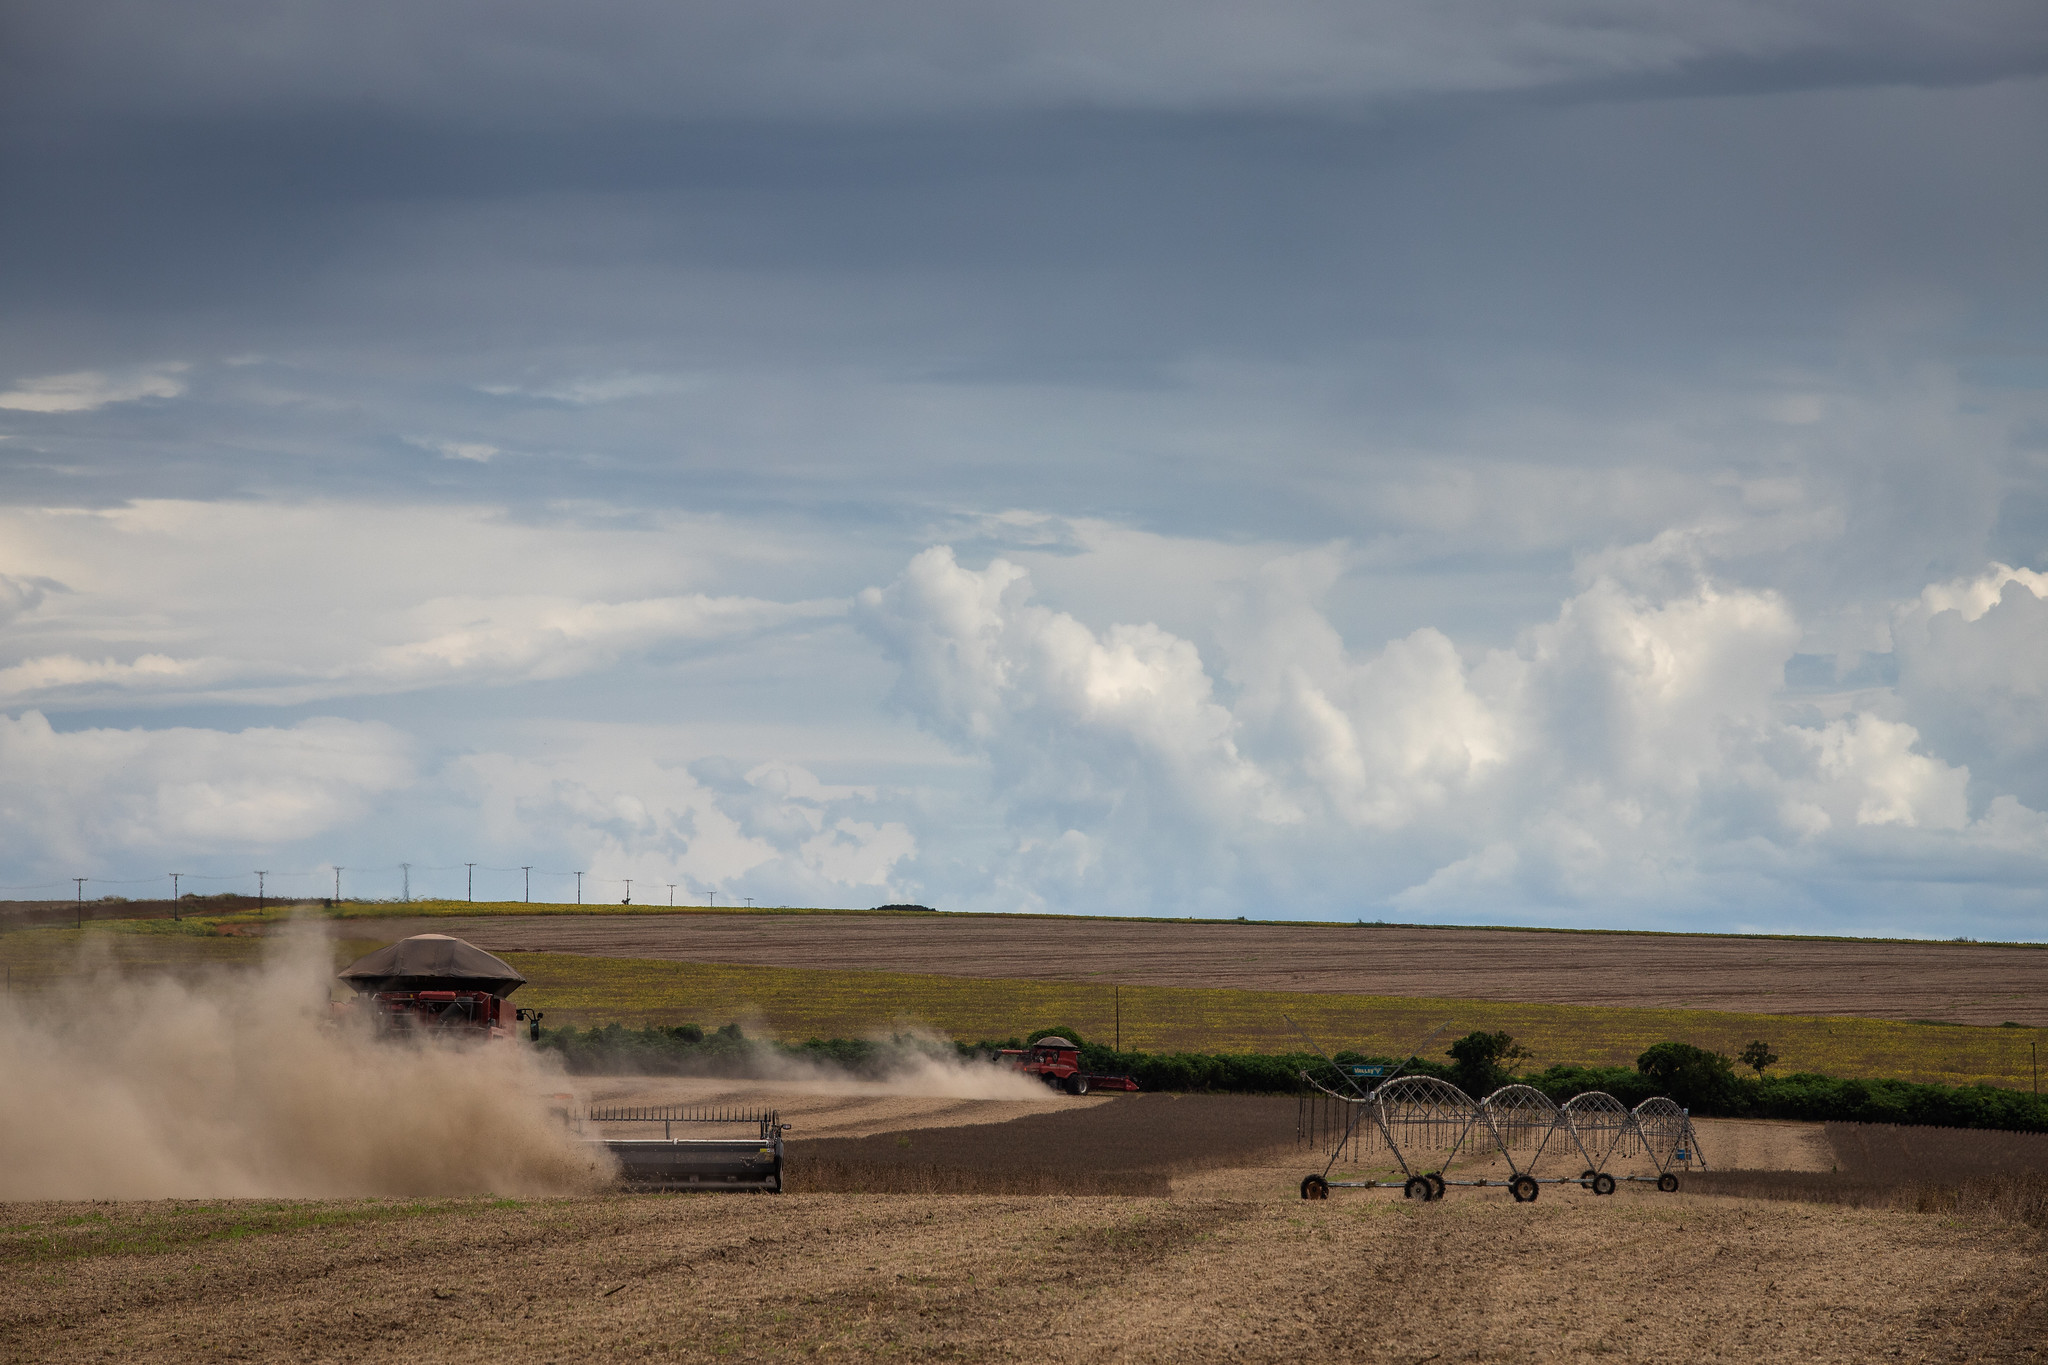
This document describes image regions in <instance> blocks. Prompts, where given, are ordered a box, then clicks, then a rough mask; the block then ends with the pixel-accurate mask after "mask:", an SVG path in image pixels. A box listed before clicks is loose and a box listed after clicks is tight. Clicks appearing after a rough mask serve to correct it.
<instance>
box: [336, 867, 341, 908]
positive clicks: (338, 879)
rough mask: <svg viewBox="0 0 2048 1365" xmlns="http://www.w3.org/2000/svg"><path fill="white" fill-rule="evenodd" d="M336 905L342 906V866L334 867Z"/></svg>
mask: <svg viewBox="0 0 2048 1365" xmlns="http://www.w3.org/2000/svg"><path fill="white" fill-rule="evenodd" d="M334 903H335V904H336V905H340V904H341V864H340V863H336V864H335V865H334Z"/></svg>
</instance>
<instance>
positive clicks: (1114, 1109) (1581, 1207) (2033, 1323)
mask: <svg viewBox="0 0 2048 1365" xmlns="http://www.w3.org/2000/svg"><path fill="white" fill-rule="evenodd" d="M625 1084H626V1083H625V1082H621V1085H625ZM647 1084H648V1085H649V1086H652V1087H656V1088H659V1087H667V1086H672V1085H676V1084H679V1083H676V1082H671V1081H666V1080H662V1081H653V1082H648V1083H647ZM680 1084H689V1083H680ZM866 1089H867V1090H869V1091H870V1092H873V1091H875V1090H878V1089H879V1088H878V1087H867V1088H866ZM729 1093H731V1094H732V1095H733V1097H735V1098H740V1097H742V1096H744V1097H745V1098H747V1099H760V1098H763V1097H765V1096H766V1095H767V1094H770V1093H773V1092H771V1091H768V1090H766V1089H757V1088H755V1087H741V1088H739V1089H737V1090H732V1091H730V1092H729ZM606 1098H610V1099H616V1100H628V1099H634V1100H652V1099H654V1098H655V1096H654V1095H653V1094H651V1093H650V1092H649V1091H647V1090H645V1089H643V1090H640V1091H633V1090H630V1089H626V1090H621V1091H620V1093H618V1094H616V1095H611V1096H607V1097H606ZM678 1098H699V1099H708V1098H713V1096H712V1095H708V1094H698V1095H696V1096H689V1097H678ZM792 1098H795V1099H799V1100H804V1099H808V1100H810V1101H813V1102H815V1103H816V1104H817V1105H818V1113H817V1118H816V1119H815V1120H814V1123H813V1128H814V1129H818V1130H822V1129H823V1128H824V1127H826V1126H827V1125H828V1124H829V1123H831V1122H832V1121H833V1115H834V1113H835V1111H836V1112H837V1113H838V1115H839V1116H840V1117H842V1118H846V1119H849V1120H852V1121H853V1122H854V1123H855V1124H856V1125H857V1124H858V1123H859V1121H860V1119H861V1116H862V1106H863V1105H866V1104H868V1103H870V1102H871V1101H875V1100H893V1101H895V1102H899V1103H903V1104H906V1105H915V1104H918V1103H931V1104H939V1103H943V1101H942V1100H941V1099H940V1098H939V1097H923V1099H920V1098H919V1097H915V1096H901V1095H898V1096H888V1095H884V1094H875V1093H868V1094H861V1093H849V1094H842V1095H837V1096H830V1095H820V1094H816V1093H809V1092H804V1091H798V1092H795V1094H794V1095H793V1096H792ZM1047 1106H1048V1107H1044V1108H1041V1109H1039V1111H1038V1112H1037V1113H1035V1114H1034V1115H1032V1116H1031V1117H1026V1118H1022V1119H1019V1120H1017V1121H1016V1122H1013V1123H993V1124H978V1125H974V1126H965V1127H962V1126H953V1127H939V1128H935V1129H932V1128H924V1129H910V1130H906V1131H904V1132H901V1133H897V1134H886V1135H883V1136H880V1137H868V1138H854V1139H836V1138H825V1139H817V1140H813V1141H809V1142H798V1143H796V1144H794V1145H793V1149H792V1152H791V1168H792V1177H793V1179H794V1180H795V1181H797V1182H798V1183H799V1188H801V1182H802V1181H803V1180H804V1178H805V1177H804V1176H803V1174H802V1172H803V1171H804V1169H805V1167H806V1166H808V1167H809V1168H810V1170H811V1172H812V1178H814V1179H819V1180H822V1179H825V1178H841V1177H843V1176H845V1175H846V1174H848V1172H849V1170H850V1169H851V1168H852V1163H854V1162H861V1163H865V1173H866V1174H868V1175H870V1176H872V1174H873V1173H874V1172H877V1171H882V1172H886V1173H893V1176H894V1177H895V1178H897V1179H900V1180H902V1181H903V1183H905V1184H908V1183H911V1177H912V1176H913V1175H914V1174H915V1173H916V1172H917V1170H918V1168H919V1163H920V1162H922V1163H923V1164H924V1166H925V1167H926V1168H928V1172H929V1175H928V1178H930V1179H931V1183H933V1184H934V1185H938V1186H941V1187H943V1186H944V1184H945V1182H946V1181H947V1180H948V1179H953V1178H956V1177H958V1176H960V1175H963V1174H964V1173H967V1172H971V1171H973V1170H975V1169H977V1168H980V1167H981V1165H982V1163H985V1162H990V1161H994V1162H997V1163H1000V1164H999V1166H998V1167H997V1169H999V1170H1000V1169H1010V1170H1013V1171H1018V1172H1020V1177H1019V1183H1020V1184H1023V1183H1026V1181H1025V1180H1024V1179H1023V1177H1024V1176H1028V1177H1030V1179H1031V1180H1035V1181H1037V1182H1039V1183H1042V1184H1049V1183H1051V1182H1050V1178H1051V1177H1054V1176H1059V1175H1064V1176H1065V1177H1067V1179H1068V1188H1067V1191H1066V1192H1063V1193H1059V1194H1055V1195H1053V1196H1050V1197H1024V1196H1019V1195H1009V1196H1003V1195H990V1194H987V1193H978V1192H966V1193H958V1194H944V1193H938V1194H843V1193H834V1194H804V1193H793V1194H789V1195H785V1196H781V1197H759V1196H757V1197H743V1196H719V1195H699V1196H692V1195H681V1196H646V1195H640V1196H629V1195H613V1196H603V1197H595V1198H581V1199H533V1200H524V1201H519V1200H508V1199H462V1200H411V1201H400V1200H327V1201H279V1200H265V1201H255V1200H245V1201H205V1202H190V1201H187V1202H169V1201H165V1202H153V1203H111V1202H99V1203H45V1204H14V1205H5V1206H0V1361H22V1362H27V1361H37V1362H41V1361H74V1360H76V1361H84V1360H104V1359H108V1358H117V1357H118V1358H146V1359H150V1360H163V1361H173V1362H177V1361H188V1360H189V1361H202V1360H203V1361H212V1360H216V1359H220V1358H223V1357H226V1358H253V1359H282V1358H294V1359H297V1358H307V1359H321V1360H365V1361H367V1360H383V1359H390V1358H392V1357H393V1356H397V1355H404V1356H407V1357H409V1358H410V1357H414V1356H423V1357H443V1356H446V1357H452V1358H459V1359H471V1358H483V1359H500V1360H505V1361H508V1362H513V1363H514V1365H524V1362H543V1361H584V1360H609V1359H619V1358H633V1359H651V1360H678V1361H710V1360H722V1359H741V1360H745V1359H787V1358H795V1357H808V1356H815V1355H825V1354H828V1353H830V1354H835V1355H845V1356H849V1357H857V1358H864V1357H870V1356H885V1355H886V1356H890V1357H897V1358H907V1359H913V1360H927V1359H929V1360H939V1359H942V1360H949V1361H965V1362H980V1361H1041V1360H1042V1361H1053V1362H1069V1361H1072V1362H1083V1361H1086V1362H1093V1361H1098V1360H1105V1359H1113V1360H1127V1361H1169V1360H1170V1361H1197V1362H1202V1361H1219V1362H1220V1361H1240V1360H1244V1361H1255V1362H1258V1361H1276V1362H1277V1361H1292V1360H1299V1359H1328V1360H1332V1361H1340V1362H1342V1361H1371V1362H1382V1361H1404V1362H1408V1361H1412V1362H1422V1361H1427V1360H1431V1359H1440V1360H1455V1359H1477V1360H1517V1361H1519V1360H1545V1359H1577V1358H1582V1357H1587V1356H1594V1355H1598V1356H1605V1357H1611V1358H1614V1359H1618V1360H1624V1361H1670V1360H1695V1359H1705V1358H1709V1357H1716V1356H1718V1357H1721V1358H1725V1359H1731V1360H1743V1361H1763V1362H1777V1361H1785V1362H1795V1361H1796V1362H1806V1361H1818V1362H1835V1361H1843V1362H1847V1361H1861V1360H1865V1359H1869V1358H1870V1357H1871V1355H1872V1352H1873V1349H1874V1348H1876V1349H1879V1350H1881V1351H1883V1352H1891V1351H1897V1352H1898V1353H1899V1354H1900V1355H1901V1357H1902V1358H1906V1359H1952V1358H1954V1359H1970V1360H1979V1361H1994V1362H2002V1361H2012V1362H2021V1361H2025V1362H2033V1361H2036V1360H2038V1359H2039V1350H2038V1348H2039V1346H2040V1344H2041V1343H2042V1342H2043V1341H2044V1340H2048V1297H2044V1295H2043V1293H2042V1292H2041V1290H2040V1288H2039V1284H2038V1275H2037V1270H2038V1265H2039V1256H2040V1253H2041V1251H2042V1246H2043V1244H2042V1241H2041V1238H2040V1234H2038V1233H2036V1232H2032V1231H2029V1230H2028V1229H2026V1228H2023V1227H2017V1226H2013V1225H2012V1224H2011V1223H2010V1222H2008V1221H2005V1220H2003V1219H2001V1217H1999V1216H1998V1211H1997V1210H1995V1209H1988V1208H1986V1209H1978V1210H1974V1211H1966V1213H1965V1216H1963V1217H1961V1218H1958V1217H1957V1216H1956V1211H1955V1209H1954V1208H1953V1207H1951V1208H1949V1209H1946V1210H1943V1212H1942V1216H1931V1215H1923V1214H1919V1213H1915V1212H1910V1211H1899V1210H1894V1209H1863V1208H1854V1207H1841V1206H1832V1207H1831V1206H1823V1205H1816V1204H1805V1203H1793V1202H1756V1201H1751V1200H1745V1199H1735V1198H1702V1197H1699V1196H1698V1195H1697V1194H1695V1193H1693V1190H1694V1188H1695V1186H1696V1184H1697V1182H1698V1180H1699V1177H1688V1181H1687V1186H1686V1189H1685V1190H1684V1191H1682V1192H1681V1193H1679V1194H1677V1195H1661V1194H1657V1193H1655V1192H1652V1191H1648V1190H1643V1189H1635V1188H1629V1187H1624V1188H1623V1190H1622V1191H1621V1193H1619V1194H1617V1195H1615V1196H1612V1197H1610V1198H1606V1199H1598V1198H1595V1197H1593V1196H1590V1195H1582V1194H1581V1193H1580V1192H1579V1191H1577V1190H1576V1188H1571V1187H1567V1188H1564V1189H1553V1190H1551V1191H1547V1192H1546V1193H1545V1194H1544V1196H1543V1198H1542V1199H1541V1200H1539V1201H1538V1202H1537V1203H1536V1204H1532V1205H1516V1204H1514V1203H1512V1202H1511V1201H1510V1200H1508V1198H1507V1197H1506V1195H1505V1194H1504V1193H1503V1192H1501V1191H1498V1190H1471V1189H1453V1190H1452V1192H1451V1195H1450V1197H1449V1198H1448V1199H1447V1200H1445V1201H1443V1202H1442V1203H1439V1204H1432V1205H1427V1206H1423V1205H1416V1204H1412V1203H1408V1202H1407V1201H1404V1200H1402V1199H1401V1198H1400V1197H1399V1196H1398V1194H1397V1193H1391V1192H1388V1193H1381V1194H1377V1195H1363V1194H1361V1195H1356V1196H1351V1197H1338V1198H1333V1199H1331V1200H1329V1201H1327V1202H1320V1203H1305V1202H1303V1201H1301V1200H1300V1199H1299V1198H1298V1196H1297V1193H1296V1189H1295V1186H1296V1182H1298V1180H1299V1179H1300V1175H1301V1158H1300V1156H1299V1154H1298V1153H1297V1152H1295V1151H1293V1150H1291V1143H1290V1140H1291V1137H1292V1105H1291V1102H1289V1101H1284V1100H1282V1101H1270V1100H1257V1099H1238V1098H1234V1097H1209V1098H1197V1097H1187V1098H1181V1099H1174V1098H1172V1097H1166V1096H1139V1097H1115V1098H1110V1099H1105V1100H1102V1101H1100V1102H1097V1103H1093V1104H1090V1103H1087V1102H1085V1101H1084V1102H1082V1103H1081V1104H1078V1105H1075V1104H1071V1103H1061V1102H1060V1101H1057V1100H1054V1099H1051V1098H1050V1097H1048V1101H1047ZM866 1117H870V1118H872V1117H874V1115H873V1113H872V1112H869V1113H868V1114H867V1115H866ZM938 1117H939V1118H941V1120H942V1121H943V1120H944V1119H945V1118H946V1117H948V1115H947V1114H946V1113H944V1112H943V1111H941V1112H940V1113H939V1114H938ZM1717 1127H1720V1128H1736V1129H1739V1130H1741V1131H1743V1132H1748V1130H1752V1129H1756V1130H1766V1131H1764V1132H1762V1133H1752V1134H1750V1136H1749V1138H1748V1139H1747V1140H1749V1141H1750V1142H1751V1145H1752V1148H1753V1150H1755V1151H1757V1152H1762V1151H1765V1150H1767V1149H1771V1148H1773V1147H1776V1148H1779V1149H1784V1147H1785V1143H1784V1141H1783V1140H1782V1138H1781V1137H1780V1136H1774V1135H1773V1134H1780V1133H1782V1134H1793V1135H1797V1132H1798V1130H1800V1129H1801V1128H1802V1127H1803V1126H1801V1125H1775V1124H1773V1125H1759V1124H1742V1125H1717ZM1003 1130H1008V1131H1003ZM1276 1136H1277V1137H1278V1138H1279V1139H1280V1143H1281V1145H1280V1147H1279V1148H1278V1149H1277V1150H1276V1149H1275V1147H1274V1145H1273V1140H1274V1138H1275V1137H1276ZM1702 1136H1703V1139H1704V1138H1705V1137H1706V1132H1705V1131H1703V1134H1702ZM1973 1136H1976V1135H1973ZM899 1137H901V1138H906V1139H908V1141H909V1146H907V1147H905V1146H902V1145H899V1144H898V1142H897V1140H896V1139H897V1138H899ZM1717 1140H1720V1141H1723V1142H1731V1141H1732V1140H1733V1137H1732V1135H1731V1134H1729V1133H1726V1132H1724V1133H1722V1134H1721V1135H1720V1136H1719V1138H1718V1139H1717ZM853 1173H854V1174H862V1173H863V1172H862V1171H857V1170H856V1171H853ZM948 1173H952V1174H951V1175H949V1174H948ZM1161 1175H1164V1176H1166V1177H1167V1179H1166V1180H1164V1181H1163V1182H1162V1181H1161V1180H1159V1179H1158V1177H1159V1176H1161ZM1136 1176H1143V1177H1144V1178H1145V1180H1146V1183H1147V1184H1148V1186H1149V1187H1150V1188H1151V1189H1153V1190H1157V1191H1159V1193H1154V1194H1146V1195H1140V1196H1132V1195H1130V1194H1128V1193H1123V1194H1121V1195H1120V1196H1117V1197H1108V1196H1084V1195H1076V1194H1074V1193H1072V1188H1073V1184H1074V1183H1075V1182H1074V1179H1073V1178H1074V1177H1080V1178H1081V1182H1080V1183H1084V1184H1085V1183H1088V1182H1090V1181H1100V1180H1102V1179H1103V1178H1104V1177H1112V1178H1115V1179H1117V1180H1118V1181H1119V1182H1121V1183H1123V1184H1125V1185H1127V1184H1128V1183H1129V1182H1130V1181H1131V1180H1132V1179H1133V1178H1134V1177H1136ZM965 1184H966V1182H965V1181H964V1180H962V1181H960V1186H961V1187H964V1186H965ZM1169 1190H1170V1193H1167V1191H1169ZM1162 1196H1163V1197H1162ZM479 1248H488V1254H486V1255H479V1254H478V1250H479Z"/></svg>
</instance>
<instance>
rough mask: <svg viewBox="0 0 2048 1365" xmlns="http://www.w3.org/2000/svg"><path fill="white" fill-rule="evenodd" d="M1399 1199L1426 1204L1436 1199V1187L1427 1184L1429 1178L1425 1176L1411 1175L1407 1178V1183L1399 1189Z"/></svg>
mask: <svg viewBox="0 0 2048 1365" xmlns="http://www.w3.org/2000/svg"><path fill="white" fill-rule="evenodd" d="M1401 1197H1402V1198H1404V1199H1420V1200H1421V1201H1422V1202H1423V1203H1425V1204H1427V1203H1428V1202H1429V1201H1430V1200H1432V1199H1434V1198H1436V1186H1434V1185H1432V1184H1430V1183H1429V1177H1428V1176H1426V1175H1411V1176H1409V1177H1408V1183H1407V1184H1406V1185H1403V1186H1402V1187H1401Z"/></svg>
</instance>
